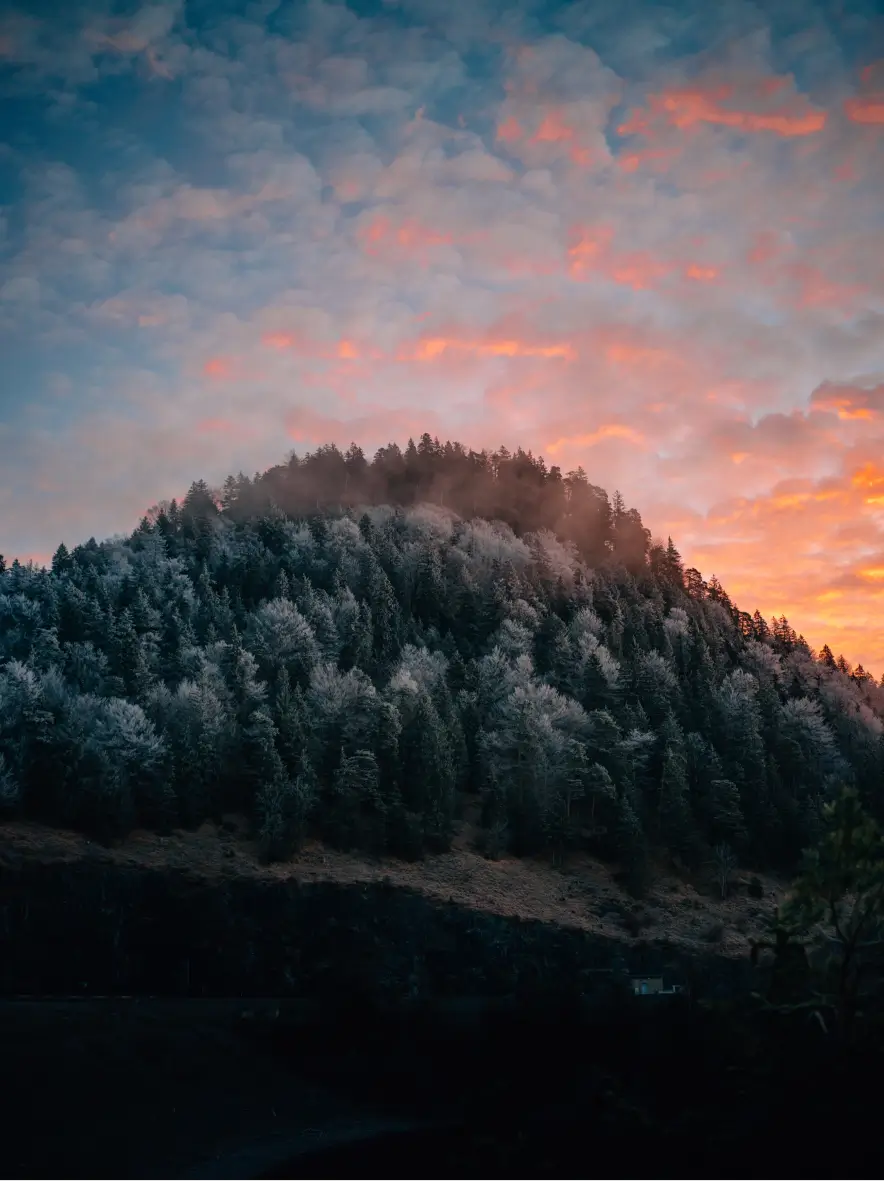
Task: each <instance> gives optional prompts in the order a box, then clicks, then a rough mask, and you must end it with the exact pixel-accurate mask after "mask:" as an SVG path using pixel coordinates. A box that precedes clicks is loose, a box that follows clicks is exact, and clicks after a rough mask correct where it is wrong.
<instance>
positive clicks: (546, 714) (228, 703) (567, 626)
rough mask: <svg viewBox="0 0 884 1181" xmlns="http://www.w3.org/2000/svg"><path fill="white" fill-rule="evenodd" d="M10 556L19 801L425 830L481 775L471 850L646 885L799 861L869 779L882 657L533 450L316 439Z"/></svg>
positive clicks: (3, 749)
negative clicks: (691, 563)
mask: <svg viewBox="0 0 884 1181" xmlns="http://www.w3.org/2000/svg"><path fill="white" fill-rule="evenodd" d="M0 569H2V574H0V807H2V809H3V811H4V814H5V815H6V816H15V815H23V816H26V817H32V818H35V819H38V820H41V821H43V822H46V823H49V824H55V825H62V826H69V827H74V828H79V829H83V830H86V831H90V832H94V833H96V834H97V835H99V836H102V837H104V838H111V837H115V836H121V835H124V834H125V833H126V832H128V831H129V830H131V829H132V828H133V827H134V826H147V827H152V828H158V829H167V828H169V827H171V826H174V825H184V826H194V825H198V824H200V823H201V822H202V821H204V820H206V819H218V818H220V816H221V815H222V814H223V813H224V812H226V811H234V810H235V811H239V812H245V813H247V814H248V815H250V816H251V817H252V820H253V823H254V828H255V833H256V836H257V838H258V840H259V842H260V846H261V849H262V851H263V854H264V856H265V857H267V858H285V857H288V856H290V855H291V854H292V853H293V852H294V851H295V850H296V849H297V848H298V847H299V845H300V844H301V843H302V842H303V841H304V840H305V839H307V837H309V836H311V835H315V836H318V837H321V838H322V839H323V840H325V841H327V842H329V843H330V844H333V845H336V846H338V847H342V848H351V849H363V850H367V851H373V852H388V853H392V854H395V855H398V856H403V857H412V858H417V857H421V856H423V855H424V854H426V853H429V852H436V851H444V850H445V849H447V848H448V847H449V844H450V841H451V839H452V835H453V833H454V832H455V830H456V827H457V823H458V819H459V815H460V809H461V808H462V806H463V803H464V801H469V800H470V799H473V800H476V801H477V802H478V803H480V805H481V819H482V824H481V841H482V844H483V846H484V848H485V850H486V852H487V853H488V855H490V856H497V855H499V854H501V853H503V852H506V851H508V852H510V853H512V854H514V855H517V856H522V855H529V854H532V853H536V852H539V851H541V850H548V851H550V852H551V853H552V855H553V856H555V857H561V856H563V855H564V854H565V853H566V852H567V851H568V850H569V849H572V848H578V847H579V848H586V849H590V850H592V851H593V852H595V853H596V854H597V855H599V856H603V857H608V858H612V859H616V860H617V861H619V862H620V863H621V864H622V866H623V867H624V871H625V872H626V874H627V876H628V878H629V880H630V881H631V882H633V883H635V885H636V888H639V887H640V886H641V883H642V881H643V879H644V878H645V876H646V874H647V866H648V859H649V856H650V855H651V853H652V852H653V851H655V850H666V851H668V852H669V854H670V855H671V856H673V857H675V858H677V859H679V860H680V861H682V862H683V863H684V864H687V865H699V864H701V863H702V862H704V861H705V860H708V859H709V858H710V856H711V851H712V849H713V848H715V847H720V846H722V845H726V846H727V847H728V848H730V849H733V850H735V851H736V853H737V854H738V855H739V856H740V857H741V859H742V860H743V861H744V862H747V863H755V864H756V865H758V866H759V867H762V866H779V865H783V866H788V865H792V864H794V863H795V862H796V859H797V857H798V854H799V852H800V850H801V849H802V848H804V847H806V846H808V845H811V844H813V843H814V842H815V840H816V839H817V837H818V835H819V832H820V831H821V828H820V826H821V823H822V817H823V815H824V808H825V806H826V804H827V803H828V801H830V800H831V799H832V798H834V797H835V794H836V791H837V789H838V788H839V787H840V786H841V785H844V784H846V785H848V786H851V787H852V788H854V789H855V791H856V792H857V796H858V799H859V800H861V802H862V804H863V806H865V807H867V808H868V810H869V812H870V814H871V815H873V816H876V817H878V818H881V814H882V809H884V798H882V792H881V784H882V773H884V739H882V731H884V724H882V716H884V690H882V688H881V686H878V685H876V684H875V683H874V681H873V680H872V678H871V677H870V676H868V674H866V673H865V672H864V671H863V670H862V669H861V668H858V669H856V670H853V669H851V668H850V666H849V665H847V663H846V662H845V661H844V660H843V659H841V660H836V659H835V658H834V657H833V655H832V653H831V652H830V651H829V650H828V649H827V648H824V649H823V651H822V652H821V653H814V652H813V651H811V649H810V648H809V646H808V645H807V643H806V642H805V641H804V640H803V638H802V637H801V636H799V635H796V633H795V631H794V630H793V629H792V628H791V627H790V625H789V623H788V621H787V620H785V619H783V618H781V619H779V620H773V621H770V622H768V621H765V620H764V619H763V618H762V617H761V616H760V615H759V614H758V613H757V612H756V613H755V614H754V615H750V614H748V613H745V612H742V611H740V610H739V609H738V608H737V607H736V605H735V604H733V603H732V602H731V600H730V599H729V597H728V595H727V593H726V591H725V590H724V588H723V587H722V586H721V585H720V583H718V581H717V580H716V579H714V578H713V579H710V580H709V581H708V582H706V581H704V580H703V579H702V577H701V576H700V574H699V573H698V572H697V571H696V570H690V569H688V570H685V569H684V566H683V563H682V560H681V557H680V555H679V553H678V551H677V549H676V547H675V546H674V544H673V543H672V541H671V540H670V541H669V542H668V543H667V544H666V545H663V544H660V543H656V542H654V541H653V540H652V539H651V537H650V534H649V532H648V530H647V529H645V527H644V525H643V523H642V521H641V517H640V515H639V514H638V513H637V512H636V511H635V510H633V509H627V508H626V507H625V505H624V504H623V501H622V498H621V497H619V495H615V497H614V498H613V500H609V498H608V496H607V494H606V493H605V492H604V491H603V490H602V489H599V488H596V487H595V486H593V485H591V484H590V483H589V481H588V480H587V478H586V475H585V473H583V472H582V471H580V470H578V471H577V472H571V473H568V474H567V475H566V476H562V474H561V472H560V471H559V469H557V468H555V467H552V468H549V469H547V468H546V466H545V464H544V462H543V460H541V459H535V458H534V457H532V456H531V455H530V454H528V453H524V452H521V451H519V452H517V453H516V454H515V455H510V454H509V453H508V452H506V451H504V450H501V451H498V452H496V453H493V454H489V453H475V452H468V451H466V449H465V448H463V447H461V446H460V445H459V444H456V443H445V444H444V445H443V444H440V443H438V441H435V440H432V439H430V437H429V436H428V435H424V436H422V438H421V440H420V442H419V444H418V445H414V444H413V443H409V445H408V447H407V448H406V449H405V450H404V451H401V450H400V449H399V448H398V447H396V446H395V445H393V444H391V445H390V446H389V447H387V448H383V449H382V450H381V451H379V452H378V454H377V456H376V457H375V459H374V461H373V462H372V463H369V462H368V461H366V459H365V457H364V456H363V454H362V452H361V451H360V450H359V449H358V448H356V447H351V448H350V449H349V450H348V451H347V452H346V453H342V452H340V451H338V450H337V449H336V448H334V447H324V448H320V449H319V450H318V451H316V452H314V453H312V454H308V455H306V456H304V457H303V458H299V457H297V456H292V457H291V458H290V459H289V461H288V462H287V463H286V464H284V465H281V466H280V467H276V468H272V469H270V470H269V471H268V472H266V473H265V474H264V475H256V476H255V477H254V479H249V478H248V477H246V476H244V475H242V474H240V475H239V476H231V477H229V478H228V480H227V481H226V482H225V484H224V486H223V488H222V489H220V490H218V491H217V492H215V491H213V490H211V489H210V488H209V487H208V486H207V485H206V484H205V483H204V482H203V481H197V482H195V483H194V484H193V485H192V486H191V488H190V490H189V492H188V493H187V495H186V497H185V498H184V499H183V501H182V503H181V504H178V503H177V502H175V501H173V502H171V503H169V504H162V505H158V506H156V507H155V508H154V509H153V510H151V512H149V513H148V514H147V515H146V516H145V517H144V518H143V519H142V521H141V522H140V524H139V526H138V527H137V528H136V529H135V531H134V532H133V533H132V534H131V535H130V536H129V537H126V538H118V539H114V540H110V541H106V542H103V543H101V544H98V543H97V542H96V541H95V540H94V539H90V541H89V542H87V543H86V544H85V545H80V546H77V547H76V548H74V549H73V550H71V551H68V549H67V548H66V547H65V546H64V545H61V546H59V548H58V550H57V552H56V553H55V555H54V557H53V560H52V565H51V569H45V568H37V567H35V566H33V565H32V564H31V565H28V566H22V565H20V564H19V563H17V562H16V563H13V564H12V566H11V568H9V569H5V567H4V566H3V564H2V562H0Z"/></svg>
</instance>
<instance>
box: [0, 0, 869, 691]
mask: <svg viewBox="0 0 884 1181" xmlns="http://www.w3.org/2000/svg"><path fill="white" fill-rule="evenodd" d="M111 7H112V6H111ZM234 9H235V10H236V14H235V15H234ZM240 9H241V10H240ZM5 11H6V15H4V16H0V46H2V56H0V77H2V78H3V80H4V87H3V90H2V91H0V95H2V97H0V109H3V104H6V109H5V111H4V115H3V119H2V127H3V131H2V133H0V135H2V139H3V148H2V151H0V189H2V196H0V250H2V254H0V349H2V355H3V358H4V386H3V389H4V394H3V405H2V407H0V552H3V553H4V554H5V555H6V559H7V561H10V560H11V559H12V557H15V556H19V557H20V558H24V557H25V556H27V555H29V554H31V555H33V554H51V553H52V552H53V550H54V549H55V547H56V546H57V545H58V543H59V541H61V540H62V539H64V540H65V542H66V544H68V545H69V546H71V545H75V544H77V543H78V542H80V541H83V540H85V539H86V538H88V537H89V536H90V535H92V534H94V535H95V536H96V537H99V538H100V537H102V536H107V535H109V534H112V533H115V532H118V531H123V530H129V529H131V528H133V527H134V526H135V525H136V524H137V521H138V517H139V514H140V513H141V512H142V511H143V505H144V504H149V503H155V502H156V501H158V500H159V499H161V498H163V497H167V496H173V495H180V491H181V489H182V488H186V487H187V486H188V484H189V483H190V481H191V480H192V479H196V478H198V477H200V476H202V477H204V478H205V479H206V480H207V481H208V482H209V483H210V484H217V483H220V482H221V481H222V480H223V478H224V477H225V476H226V475H227V474H228V473H229V472H235V471H238V470H240V469H242V470H243V471H247V472H254V471H255V470H258V469H263V468H266V467H268V466H269V465H271V464H273V463H276V462H279V461H280V460H282V459H283V457H284V454H285V451H286V448H288V447H291V446H295V447H297V448H298V449H299V450H304V449H306V448H311V449H312V448H314V447H316V446H318V445H321V444H324V443H332V442H333V443H336V444H338V445H340V446H342V447H347V446H349V444H350V443H351V442H352V441H354V440H355V441H356V442H357V443H358V444H359V445H360V446H362V447H363V448H364V449H365V451H366V452H367V453H368V454H369V455H370V454H372V453H373V452H374V450H375V449H377V448H378V447H380V446H383V445H386V444H387V443H388V442H390V441H391V440H395V441H396V442H398V443H399V444H400V445H404V444H405V442H406V441H407V439H408V437H409V435H414V436H415V437H417V436H419V435H420V433H421V432H422V431H429V432H430V433H431V434H434V435H438V436H439V437H440V438H442V439H446V438H456V439H460V440H462V441H463V442H464V443H465V444H466V445H468V446H472V447H475V448H482V447H490V448H493V447H496V446H499V445H501V444H503V445H505V446H507V447H508V448H510V449H511V450H514V449H515V448H516V447H518V446H522V447H524V448H525V449H526V450H527V449H531V450H532V451H533V452H534V454H543V455H544V456H545V458H546V460H547V463H548V464H558V465H559V466H560V467H561V468H562V471H563V473H567V471H569V470H571V469H574V468H576V467H577V466H578V465H582V466H583V467H584V469H585V471H586V473H587V476H588V478H589V480H590V481H591V482H592V483H593V484H597V485H599V486H602V487H604V488H606V489H607V490H608V491H609V492H610V493H613V492H614V490H615V489H619V490H620V491H621V492H622V494H623V496H624V497H625V499H626V501H627V502H628V503H629V504H630V505H634V506H635V507H636V508H638V509H639V511H640V512H641V514H642V517H643V519H644V520H645V522H646V523H647V525H648V527H649V528H650V529H651V530H652V531H653V533H654V534H655V536H659V537H661V538H663V539H664V540H665V538H666V536H667V535H668V534H670V533H671V534H672V536H673V541H674V542H675V543H676V545H677V546H678V547H679V549H680V551H681V553H682V555H683V557H684V559H685V562H686V564H688V565H693V566H696V567H697V568H699V569H700V570H701V572H702V573H703V575H704V577H707V578H708V577H710V576H711V575H712V574H713V573H714V574H715V575H717V577H718V578H719V579H720V580H721V582H722V583H723V584H724V586H725V587H726V588H727V590H728V592H729V593H730V594H731V595H732V597H733V598H734V599H735V600H736V601H737V602H738V604H739V605H740V607H742V608H743V609H745V610H748V611H754V610H755V608H756V607H757V608H758V609H760V610H761V611H762V612H763V613H764V614H765V615H766V616H768V617H769V616H771V615H773V614H776V615H781V614H786V615H787V616H788V617H789V619H790V622H791V623H792V625H793V626H794V627H795V628H796V630H797V631H799V632H802V633H803V634H804V635H805V636H806V637H807V639H808V640H809V642H810V643H812V644H813V645H814V646H816V647H820V646H821V645H822V644H823V643H828V644H829V645H830V647H831V648H832V649H833V650H834V651H835V652H836V654H837V653H840V652H843V653H844V655H845V657H846V658H847V659H848V660H850V661H852V662H854V663H856V662H858V661H862V663H863V664H864V665H865V666H866V667H867V668H871V669H872V670H873V671H874V672H875V674H876V676H877V677H880V676H881V674H882V673H884V623H882V606H884V265H882V259H884V218H882V208H884V206H882V198H881V194H882V193H884V64H882V63H884V49H882V43H881V35H882V33H881V25H880V13H878V16H877V17H876V12H877V7H876V5H874V4H873V3H872V0H867V2H866V0H846V2H845V3H843V4H835V3H834V0H833V2H832V3H829V0H816V2H815V3H809V4H806V5H797V6H796V5H794V4H792V5H790V4H787V3H786V2H785V0H773V2H772V3H771V4H770V5H762V6H760V7H759V6H758V5H757V4H754V3H751V2H750V0H734V3H733V4H728V5H727V6H720V5H716V4H710V3H701V0H688V2H687V3H686V4H684V5H680V6H679V7H678V12H677V14H676V11H675V10H671V11H670V10H669V9H667V8H664V7H662V6H654V5H650V4H638V5H635V6H632V7H630V8H629V10H628V12H627V11H625V10H624V11H623V12H619V13H618V12H617V11H616V6H615V7H613V8H610V7H606V6H604V5H599V6H593V5H583V4H570V5H554V4H548V5H543V4H533V3H532V4H530V5H528V4H523V3H519V0H516V2H515V3H513V4H502V3H497V0H476V2H475V3H471V4H470V5H469V6H468V7H465V6H463V5H443V4H441V3H437V2H436V0H396V2H395V3H393V2H390V3H377V4H371V5H357V4H356V3H355V0H352V2H351V3H350V5H349V7H348V6H347V5H346V4H344V3H336V4H333V3H331V2H330V0H316V2H315V3H310V4H303V5H293V4H287V3H283V4H281V5H274V4H265V5H251V6H247V5H242V6H236V5H233V6H232V8H230V9H228V7H227V6H219V7H218V9H217V11H215V10H214V9H212V10H211V12H210V11H209V9H208V8H207V9H206V10H205V11H204V12H203V13H202V15H201V14H200V13H199V12H197V11H196V9H195V8H194V9H193V11H191V6H188V5H181V4H179V3H177V2H175V0H158V2H157V3H155V4H151V5H149V6H142V7H139V6H138V5H137V4H136V5H133V6H131V7H130V8H129V9H127V10H126V12H127V13H128V15H120V14H117V15H111V9H110V8H109V7H108V6H107V5H105V4H100V3H98V0H85V3H84V4H83V5H80V6H69V7H68V8H65V9H64V12H63V13H61V14H60V15H59V16H58V17H57V18H55V17H53V18H52V20H50V19H48V17H43V18H41V17H39V16H35V15H33V14H32V13H31V12H30V11H29V9H28V8H27V6H25V5H23V4H21V5H20V7H19V10H18V11H16V10H10V9H7V10H5Z"/></svg>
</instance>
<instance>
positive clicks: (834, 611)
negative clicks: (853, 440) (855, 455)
mask: <svg viewBox="0 0 884 1181" xmlns="http://www.w3.org/2000/svg"><path fill="white" fill-rule="evenodd" d="M882 504H884V467H882V466H881V465H880V464H879V463H875V462H868V463H865V464H863V465H860V466H856V465H854V466H853V467H849V466H848V467H846V468H845V470H844V471H843V472H842V474H841V475H839V476H829V477H826V478H825V479H820V480H811V479H791V480H785V481H782V482H780V483H779V484H776V485H775V486H774V487H773V488H772V489H771V490H770V491H769V492H767V493H765V494H759V495H756V496H742V497H735V498H732V499H730V500H726V501H723V502H722V503H721V504H719V505H717V506H715V507H714V508H713V509H711V510H710V512H709V513H708V514H707V515H706V517H705V519H699V520H696V521H693V522H688V523H687V524H686V525H685V526H684V528H683V530H682V533H681V538H682V540H681V543H680V548H681V550H682V553H683V555H684V557H685V560H686V561H688V562H690V563H691V564H692V565H695V566H697V567H698V569H700V570H702V571H703V572H704V573H705V574H706V575H707V576H708V575H710V574H712V573H715V574H717V575H718V577H719V578H720V579H721V580H722V582H723V583H724V585H725V586H726V587H727V589H728V591H729V593H730V594H731V595H732V597H733V598H734V599H735V600H736V602H737V603H738V604H739V606H740V607H741V608H742V609H743V610H750V611H751V610H754V608H755V607H756V606H757V607H758V608H759V609H760V610H761V611H762V613H763V614H764V615H765V616H767V617H770V616H771V615H773V614H776V615H780V614H785V615H786V616H787V617H788V618H789V620H790V621H791V623H792V625H793V626H794V627H795V628H796V629H797V630H798V631H801V632H803V633H804V635H805V636H806V637H807V639H808V641H809V642H810V643H811V644H813V645H815V646H816V647H821V646H822V645H823V644H824V643H828V644H829V645H830V647H831V648H832V649H833V650H834V651H835V653H836V654H837V653H839V652H844V654H845V655H846V656H847V657H848V659H852V660H856V659H857V657H858V656H859V657H860V659H861V660H862V662H863V663H864V664H865V665H866V666H867V667H869V666H871V667H875V666H877V667H878V668H879V669H880V670H881V671H884V632H882V631H881V627H880V613H881V607H882V599H881V592H882V583H884V518H882V513H881V505H882ZM674 515H675V514H674V513H673V516H674ZM650 516H651V514H649V518H650ZM649 523H650V520H649ZM655 523H656V522H655ZM661 524H663V525H664V526H665V525H666V524H668V522H666V521H663V522H661Z"/></svg>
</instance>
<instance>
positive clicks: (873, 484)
mask: <svg viewBox="0 0 884 1181" xmlns="http://www.w3.org/2000/svg"><path fill="white" fill-rule="evenodd" d="M851 483H852V484H853V487H854V488H858V489H859V491H860V494H861V495H862V498H863V500H864V502H865V503H866V504H867V505H872V506H874V505H884V467H882V468H878V467H876V466H875V465H874V464H872V463H867V464H866V465H865V466H864V467H861V468H859V469H858V470H857V471H855V472H854V473H853V478H852V481H851Z"/></svg>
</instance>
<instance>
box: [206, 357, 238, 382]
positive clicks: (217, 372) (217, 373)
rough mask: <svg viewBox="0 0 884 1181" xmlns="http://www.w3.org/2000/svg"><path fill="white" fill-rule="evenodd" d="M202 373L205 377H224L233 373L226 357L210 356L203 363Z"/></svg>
mask: <svg viewBox="0 0 884 1181" xmlns="http://www.w3.org/2000/svg"><path fill="white" fill-rule="evenodd" d="M203 373H205V375H206V377H217V378H220V379H224V378H227V377H231V376H232V375H233V366H232V363H231V361H230V359H229V358H227V357H210V358H209V360H208V361H206V363H205V365H203Z"/></svg>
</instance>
